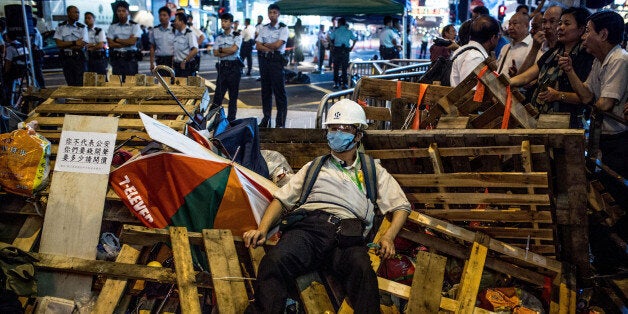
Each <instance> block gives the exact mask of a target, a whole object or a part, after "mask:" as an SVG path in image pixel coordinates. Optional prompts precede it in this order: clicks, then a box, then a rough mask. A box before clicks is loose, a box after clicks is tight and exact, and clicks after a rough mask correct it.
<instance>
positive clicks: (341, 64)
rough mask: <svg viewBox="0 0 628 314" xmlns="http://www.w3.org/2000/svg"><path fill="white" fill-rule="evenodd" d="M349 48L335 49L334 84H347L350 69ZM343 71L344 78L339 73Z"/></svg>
mask: <svg viewBox="0 0 628 314" xmlns="http://www.w3.org/2000/svg"><path fill="white" fill-rule="evenodd" d="M349 53H350V50H349V48H345V47H334V83H335V84H343V85H346V84H347V68H348V67H349ZM340 70H342V76H339V75H338V72H340Z"/></svg>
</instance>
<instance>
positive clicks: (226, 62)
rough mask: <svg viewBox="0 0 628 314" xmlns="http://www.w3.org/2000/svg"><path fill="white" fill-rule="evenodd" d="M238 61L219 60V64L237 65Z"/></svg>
mask: <svg viewBox="0 0 628 314" xmlns="http://www.w3.org/2000/svg"><path fill="white" fill-rule="evenodd" d="M238 63H239V61H238V60H220V65H229V66H231V65H237V64H238Z"/></svg>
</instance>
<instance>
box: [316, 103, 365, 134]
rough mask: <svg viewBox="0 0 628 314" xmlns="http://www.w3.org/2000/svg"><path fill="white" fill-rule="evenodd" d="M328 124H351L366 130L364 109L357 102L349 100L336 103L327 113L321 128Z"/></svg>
mask: <svg viewBox="0 0 628 314" xmlns="http://www.w3.org/2000/svg"><path fill="white" fill-rule="evenodd" d="M328 124H353V125H357V126H358V128H360V129H366V128H367V127H368V124H366V115H365V114H364V109H362V106H360V105H359V104H358V103H357V102H355V101H353V100H349V99H342V100H340V101H337V102H336V103H335V104H334V105H333V106H331V108H329V111H327V119H326V120H325V122H324V123H323V126H326V125H328Z"/></svg>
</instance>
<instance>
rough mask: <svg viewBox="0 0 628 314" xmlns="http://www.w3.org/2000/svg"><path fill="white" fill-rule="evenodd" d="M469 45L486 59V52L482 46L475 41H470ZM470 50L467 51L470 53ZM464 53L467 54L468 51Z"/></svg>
mask: <svg viewBox="0 0 628 314" xmlns="http://www.w3.org/2000/svg"><path fill="white" fill-rule="evenodd" d="M469 45H471V46H473V47H476V48H478V49H480V51H481V52H482V55H483V56H487V57H488V52H486V49H484V46H482V44H480V43H479V42H477V41H475V40H470V41H469ZM471 50H473V49H471ZM471 50H469V51H471ZM465 52H468V51H465Z"/></svg>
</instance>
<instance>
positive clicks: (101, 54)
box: [87, 50, 107, 58]
mask: <svg viewBox="0 0 628 314" xmlns="http://www.w3.org/2000/svg"><path fill="white" fill-rule="evenodd" d="M87 55H88V56H89V57H90V58H105V57H106V56H107V55H106V54H105V51H104V50H100V51H87Z"/></svg>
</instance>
